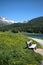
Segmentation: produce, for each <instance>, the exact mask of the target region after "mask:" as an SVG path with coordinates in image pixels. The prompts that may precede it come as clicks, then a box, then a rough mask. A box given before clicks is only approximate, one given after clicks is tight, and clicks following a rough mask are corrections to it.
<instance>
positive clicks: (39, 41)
mask: <svg viewBox="0 0 43 65" xmlns="http://www.w3.org/2000/svg"><path fill="white" fill-rule="evenodd" d="M32 39H33V40H35V41H36V42H38V43H40V44H41V45H42V46H43V40H41V39H36V38H32Z"/></svg>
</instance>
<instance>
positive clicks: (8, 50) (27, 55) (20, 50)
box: [0, 32, 42, 65]
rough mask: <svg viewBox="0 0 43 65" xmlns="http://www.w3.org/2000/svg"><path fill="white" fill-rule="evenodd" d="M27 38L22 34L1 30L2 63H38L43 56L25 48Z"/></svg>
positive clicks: (0, 64) (9, 64)
mask: <svg viewBox="0 0 43 65" xmlns="http://www.w3.org/2000/svg"><path fill="white" fill-rule="evenodd" d="M27 40H29V38H27V37H25V36H22V35H21V34H13V33H7V32H6V33H3V32H0V65H38V64H39V63H40V61H41V60H42V56H41V55H39V54H37V53H35V52H34V51H33V50H30V49H27V48H25V47H26V44H25V43H26V41H27ZM33 43H36V42H35V41H33ZM36 44H37V45H38V43H36ZM38 47H40V45H38Z"/></svg>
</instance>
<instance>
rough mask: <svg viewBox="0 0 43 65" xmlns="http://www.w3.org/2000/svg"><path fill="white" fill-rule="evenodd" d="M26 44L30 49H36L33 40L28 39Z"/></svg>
mask: <svg viewBox="0 0 43 65" xmlns="http://www.w3.org/2000/svg"><path fill="white" fill-rule="evenodd" d="M26 45H27V48H29V49H36V44H32V40H30V41H27V43H26Z"/></svg>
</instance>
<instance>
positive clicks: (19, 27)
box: [0, 16, 43, 33]
mask: <svg viewBox="0 0 43 65" xmlns="http://www.w3.org/2000/svg"><path fill="white" fill-rule="evenodd" d="M3 29H4V30H13V31H15V30H16V31H20V32H21V31H23V32H30V33H43V16H41V17H37V18H34V19H32V20H30V21H28V22H27V23H14V24H11V25H7V26H4V27H2V28H0V30H3Z"/></svg>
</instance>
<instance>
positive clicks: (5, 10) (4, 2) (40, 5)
mask: <svg viewBox="0 0 43 65" xmlns="http://www.w3.org/2000/svg"><path fill="white" fill-rule="evenodd" d="M0 16H4V17H6V18H8V19H11V20H15V21H17V22H22V21H25V20H30V19H32V18H36V17H39V16H43V0H0Z"/></svg>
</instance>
